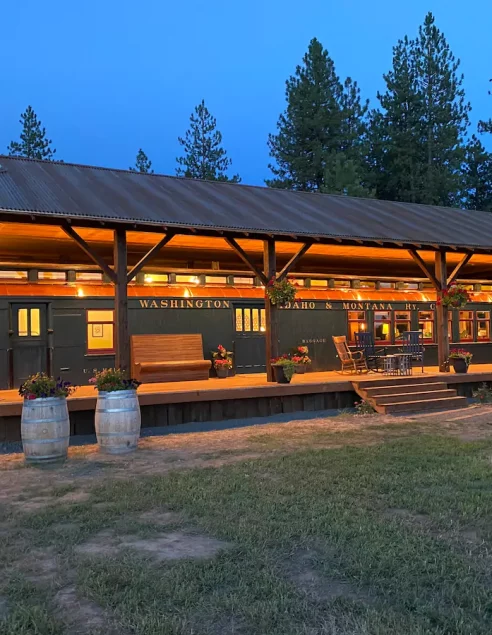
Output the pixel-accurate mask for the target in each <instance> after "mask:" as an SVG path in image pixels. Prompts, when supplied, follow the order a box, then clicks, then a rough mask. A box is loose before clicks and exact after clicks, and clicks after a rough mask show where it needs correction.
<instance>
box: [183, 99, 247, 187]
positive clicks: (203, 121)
mask: <svg viewBox="0 0 492 635" xmlns="http://www.w3.org/2000/svg"><path fill="white" fill-rule="evenodd" d="M178 141H179V143H180V145H181V146H182V147H183V150H184V153H185V155H184V156H182V157H178V158H177V159H176V161H177V162H178V165H179V167H178V168H176V174H177V175H178V176H185V177H188V178H192V179H205V180H207V181H230V182H232V183H240V182H241V179H240V177H239V175H238V174H235V175H234V176H232V177H229V176H228V175H227V171H228V170H229V168H230V167H231V165H232V161H231V159H230V158H229V157H228V156H227V152H226V151H225V150H224V148H223V147H222V135H221V133H220V132H219V131H218V130H217V121H216V119H215V117H212V115H211V114H210V112H209V110H208V108H207V107H206V106H205V101H204V100H203V99H202V101H201V103H199V104H198V106H196V108H195V111H194V112H193V113H192V114H191V116H190V128H189V129H188V130H187V131H186V134H185V137H184V139H183V138H182V137H178Z"/></svg>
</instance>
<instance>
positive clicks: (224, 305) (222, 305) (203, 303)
mask: <svg viewBox="0 0 492 635" xmlns="http://www.w3.org/2000/svg"><path fill="white" fill-rule="evenodd" d="M139 303H140V308H141V309H230V308H231V302H230V300H202V299H200V298H197V299H192V300H184V299H177V300H167V299H166V300H139Z"/></svg>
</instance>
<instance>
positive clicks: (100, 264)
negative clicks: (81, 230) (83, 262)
mask: <svg viewBox="0 0 492 635" xmlns="http://www.w3.org/2000/svg"><path fill="white" fill-rule="evenodd" d="M61 229H62V230H63V231H64V232H65V234H67V236H69V237H70V238H71V239H72V240H74V241H75V242H76V243H77V245H78V246H79V247H80V248H81V249H82V251H83V252H84V253H85V254H87V255H88V256H89V258H90V259H91V260H92V261H93V262H95V263H96V265H98V267H99V268H100V269H102V271H103V272H104V273H105V274H106V275H107V276H108V278H109V279H110V280H111V282H113V283H114V284H116V273H115V272H114V271H113V269H111V267H110V266H109V265H108V264H107V263H106V262H105V261H104V260H103V259H102V258H101V256H99V254H97V253H96V252H95V251H94V250H93V249H92V247H90V246H89V245H88V244H87V243H86V242H85V240H84V239H83V238H82V237H81V236H79V234H77V232H76V231H75V230H74V229H73V227H71V226H70V225H69V223H67V222H62V224H61Z"/></svg>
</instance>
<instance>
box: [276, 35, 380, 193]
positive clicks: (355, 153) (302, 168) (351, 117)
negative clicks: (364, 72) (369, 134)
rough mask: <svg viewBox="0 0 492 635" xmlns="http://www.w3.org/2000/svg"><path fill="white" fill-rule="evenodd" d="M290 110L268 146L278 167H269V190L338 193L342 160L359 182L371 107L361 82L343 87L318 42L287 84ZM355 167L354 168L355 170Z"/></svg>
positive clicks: (287, 99) (352, 82)
mask: <svg viewBox="0 0 492 635" xmlns="http://www.w3.org/2000/svg"><path fill="white" fill-rule="evenodd" d="M285 96H286V101H287V107H286V110H285V111H284V112H283V113H282V114H281V115H280V117H279V120H278V123H277V134H270V135H269V139H268V146H269V148H270V156H271V157H272V158H273V159H274V160H275V163H272V164H270V165H269V168H270V170H271V171H272V173H273V176H274V178H272V179H270V180H267V181H266V183H267V185H268V186H269V187H277V188H283V189H294V190H302V191H311V192H316V191H328V192H330V191H339V188H338V187H337V186H336V184H335V185H334V180H333V179H334V174H335V172H336V171H337V161H338V166H339V167H338V170H339V169H340V161H341V160H340V159H339V158H338V159H337V155H338V153H343V154H344V157H343V161H351V162H353V164H354V165H353V167H352V168H351V169H349V170H348V171H347V170H346V176H348V174H349V173H351V174H352V176H353V178H356V179H357V182H356V183H354V184H353V185H354V189H355V186H356V185H357V186H360V184H361V183H360V178H359V172H360V171H361V166H362V155H363V151H362V147H363V143H364V140H365V131H366V122H365V115H366V113H367V107H368V106H367V102H365V103H363V102H362V101H361V97H360V90H359V88H358V86H357V83H356V82H354V81H352V80H351V79H350V78H348V79H347V80H346V81H345V83H344V84H342V83H341V82H340V80H339V78H338V76H337V74H336V71H335V65H334V63H333V60H332V59H331V58H330V56H329V55H328V51H326V50H325V49H323V46H322V44H321V43H320V42H319V41H318V40H317V39H316V38H314V39H313V40H311V42H310V44H309V48H308V51H307V53H306V54H305V55H304V57H303V62H302V65H300V66H298V67H297V68H296V71H295V74H294V75H293V76H291V77H290V78H289V79H288V80H287V81H286V89H285ZM353 168H355V169H353Z"/></svg>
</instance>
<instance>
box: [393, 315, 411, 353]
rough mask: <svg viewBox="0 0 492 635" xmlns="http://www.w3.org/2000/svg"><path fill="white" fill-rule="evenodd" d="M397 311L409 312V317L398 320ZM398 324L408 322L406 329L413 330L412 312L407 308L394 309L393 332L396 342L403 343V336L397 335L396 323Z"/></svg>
mask: <svg viewBox="0 0 492 635" xmlns="http://www.w3.org/2000/svg"><path fill="white" fill-rule="evenodd" d="M397 313H407V314H408V318H405V319H404V320H402V319H400V320H398V319H397V318H396V314H397ZM397 324H406V325H407V326H408V328H407V329H406V331H411V330H412V312H411V311H410V310H407V309H401V310H400V309H393V334H394V342H395V344H396V343H398V344H401V343H402V342H403V337H397V336H396V325H397ZM403 333H405V331H403Z"/></svg>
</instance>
